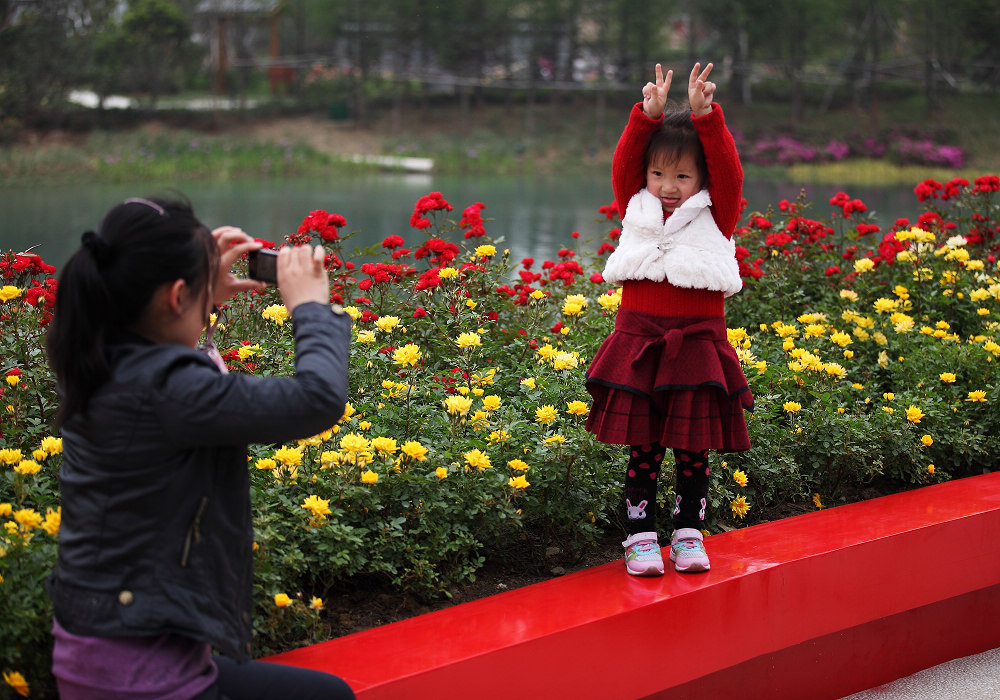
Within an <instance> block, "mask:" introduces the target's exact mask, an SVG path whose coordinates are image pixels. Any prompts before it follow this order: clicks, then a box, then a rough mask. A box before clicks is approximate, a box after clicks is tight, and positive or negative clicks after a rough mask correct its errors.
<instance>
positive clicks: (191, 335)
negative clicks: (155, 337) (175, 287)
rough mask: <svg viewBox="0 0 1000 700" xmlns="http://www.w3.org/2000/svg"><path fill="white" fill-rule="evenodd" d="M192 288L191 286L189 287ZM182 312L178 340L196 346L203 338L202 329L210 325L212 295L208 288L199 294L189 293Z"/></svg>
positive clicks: (183, 343)
mask: <svg viewBox="0 0 1000 700" xmlns="http://www.w3.org/2000/svg"><path fill="white" fill-rule="evenodd" d="M187 290H190V288H187ZM182 308H183V312H182V314H181V319H180V321H181V323H180V324H179V329H178V330H179V333H178V337H177V338H176V342H178V343H180V344H181V345H187V346H188V347H191V348H194V347H197V346H198V342H199V341H200V340H201V335H202V331H204V329H205V327H206V326H207V325H208V319H209V316H210V315H211V313H212V295H211V293H210V291H209V290H208V289H205V288H202V290H201V291H200V292H198V293H197V294H191V293H190V292H189V293H188V295H187V299H186V303H185V304H184V306H183V307H182Z"/></svg>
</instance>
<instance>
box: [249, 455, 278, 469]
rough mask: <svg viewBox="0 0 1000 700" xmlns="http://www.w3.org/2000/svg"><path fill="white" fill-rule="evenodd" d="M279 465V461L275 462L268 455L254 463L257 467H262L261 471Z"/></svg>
mask: <svg viewBox="0 0 1000 700" xmlns="http://www.w3.org/2000/svg"><path fill="white" fill-rule="evenodd" d="M277 466H278V463H277V462H275V461H274V460H273V459H270V458H267V457H265V458H264V459H258V460H257V461H256V462H255V463H254V467H256V468H257V469H260V470H261V471H268V470H271V469H274V468H275V467H277Z"/></svg>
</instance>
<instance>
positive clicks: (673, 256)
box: [604, 187, 743, 297]
mask: <svg viewBox="0 0 1000 700" xmlns="http://www.w3.org/2000/svg"><path fill="white" fill-rule="evenodd" d="M711 204H712V198H711V197H710V196H709V194H708V190H701V191H700V192H698V193H696V194H694V195H692V196H691V197H689V198H688V199H687V201H685V202H684V203H683V204H681V206H679V207H677V209H675V210H674V212H673V213H672V214H671V215H670V217H669V218H668V219H667V220H666V221H664V220H663V206H662V205H661V204H660V200H659V199H658V198H657V197H656V196H655V195H654V194H652V193H651V192H650V191H649V190H647V189H646V188H645V187H644V188H642V189H641V190H640V191H639V192H638V193H637V194H636V195H635V196H634V197H632V199H631V200H630V201H629V203H628V207H626V209H625V216H624V218H623V219H622V235H621V239H620V240H619V243H618V248H617V249H616V250H615V251H614V252H613V253H612V254H611V255H610V256H609V257H608V262H607V264H606V265H605V267H604V280H605V281H606V282H609V283H610V284H621V283H622V282H624V281H625V280H642V279H648V280H653V281H654V282H662V281H664V280H667V281H669V282H670V283H671V284H673V285H674V286H676V287H687V288H691V289H708V290H712V291H716V292H725V295H726V296H727V297H729V296H732V295H733V294H736V292H738V291H740V290H741V289H743V280H742V279H740V269H739V265H738V264H737V263H736V244H735V243H734V242H733V241H732V240H731V239H729V238H726V237H725V236H724V235H722V231H720V230H719V227H718V226H717V225H716V223H715V219H714V218H713V217H712V212H711V210H709V206H711Z"/></svg>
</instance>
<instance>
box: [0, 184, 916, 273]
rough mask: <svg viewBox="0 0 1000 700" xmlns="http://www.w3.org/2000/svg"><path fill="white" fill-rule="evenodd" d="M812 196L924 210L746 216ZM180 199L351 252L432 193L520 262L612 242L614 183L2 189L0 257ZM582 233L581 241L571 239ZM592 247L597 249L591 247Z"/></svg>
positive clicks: (276, 233) (59, 252)
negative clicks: (321, 234)
mask: <svg viewBox="0 0 1000 700" xmlns="http://www.w3.org/2000/svg"><path fill="white" fill-rule="evenodd" d="M803 187H805V189H806V194H807V197H808V199H809V200H810V201H811V202H812V203H813V207H812V208H811V209H810V210H809V212H808V213H807V215H808V216H810V217H811V218H815V219H828V218H829V214H830V212H831V210H832V207H830V205H829V203H828V202H829V200H830V197H832V196H833V195H834V194H836V193H837V192H838V191H841V190H844V191H846V192H847V193H848V194H849V195H850V196H851V197H856V198H859V199H861V200H862V201H864V202H865V203H866V204H867V205H868V207H869V209H870V210H875V211H876V212H877V214H878V216H877V222H878V223H879V224H880V225H881V226H882V227H883V229H888V228H889V227H890V226H891V225H892V224H893V222H894V221H895V220H896V218H898V217H907V218H909V219H910V220H911V221H914V220H916V217H917V215H918V214H919V213H920V211H921V209H920V206H919V205H918V203H917V200H916V196H915V195H914V194H913V190H912V187H886V188H881V187H853V188H852V187H848V188H844V187H838V186H835V185H809V184H805V185H804V184H802V183H775V182H752V181H748V182H747V183H746V185H745V189H744V196H745V197H746V198H747V201H748V202H749V210H755V209H759V210H761V211H763V210H766V208H767V206H768V205H774V206H775V208H776V206H777V203H778V201H779V200H781V199H788V200H792V201H793V200H795V199H796V198H797V197H798V194H799V190H801V189H802V188H803ZM171 188H173V189H174V190H176V191H180V192H183V193H184V194H185V195H186V196H187V197H188V198H189V199H190V200H191V202H192V204H193V205H194V210H195V213H196V214H197V215H198V217H199V218H200V219H201V220H202V221H203V222H204V223H205V224H206V225H208V226H209V227H215V226H221V225H223V224H231V225H235V226H239V227H241V228H243V229H244V230H245V231H247V232H248V233H250V234H251V235H253V236H256V237H258V238H262V239H265V240H271V241H280V240H281V239H282V238H283V237H284V236H286V235H288V234H291V233H294V232H295V231H296V229H297V228H298V226H299V224H300V223H301V221H302V219H303V218H304V217H305V216H306V215H307V214H308V213H309V212H310V211H313V210H315V209H324V210H326V211H328V212H331V213H338V214H340V215H342V216H343V217H344V218H345V219H346V220H347V226H346V228H345V229H343V230H342V231H341V233H342V234H346V233H349V232H351V231H357V232H358V233H356V234H355V236H354V237H352V238H351V239H350V241H349V243H348V246H347V247H348V249H350V250H353V249H355V248H365V247H368V246H370V245H373V244H378V243H380V242H381V241H382V239H383V238H385V237H386V236H388V235H391V234H396V235H399V236H402V237H403V238H404V239H405V240H406V243H407V246H408V247H411V248H416V247H417V246H419V245H420V244H421V243H422V242H423V241H424V240H426V235H425V234H423V233H420V232H418V231H416V230H414V229H412V228H410V226H409V219H410V214H411V213H412V212H413V205H414V203H415V202H416V201H417V199H419V198H420V197H421V196H423V195H425V194H427V193H428V192H431V191H438V192H441V193H442V194H443V196H444V198H445V199H446V200H448V201H449V202H450V203H451V204H452V205H453V206H454V208H455V209H454V211H452V212H451V213H450V214H449V218H453V219H454V220H456V221H457V220H458V219H459V218H461V215H462V210H463V209H464V208H465V207H467V206H469V205H471V204H473V203H475V202H483V203H484V204H485V205H486V208H485V209H484V210H483V212H482V214H483V217H484V218H485V219H493V221H491V222H488V223H487V224H486V231H487V234H488V235H489V236H491V237H493V238H495V239H497V238H501V237H502V238H503V239H504V241H503V243H502V244H501V246H502V247H508V248H510V249H511V255H512V258H513V259H514V260H520V259H521V258H523V257H534V258H536V259H539V260H543V259H551V258H553V257H554V256H555V254H556V251H558V250H559V248H562V247H572V246H573V244H574V243H575V244H576V245H577V246H579V245H580V243H581V242H587V241H589V242H593V241H599V240H605V238H604V237H605V235H606V234H607V232H608V231H609V230H610V228H611V226H610V225H609V223H610V222H608V221H606V220H605V219H604V218H603V216H601V215H600V214H598V212H597V208H598V207H600V206H602V205H605V204H609V203H610V202H611V201H612V195H611V185H610V178H609V176H608V175H607V174H601V175H600V176H599V177H598V176H594V177H582V176H567V177H544V178H542V177H539V178H525V177H494V176H485V177H484V176H473V177H457V176H434V175H426V174H420V175H407V174H380V173H372V174H358V175H350V176H344V175H340V176H336V177H329V178H292V179H275V180H250V181H239V182H202V181H199V182H192V183H171V184H166V185H152V186H145V185H143V186H135V185H127V184H89V183H81V184H76V185H52V186H45V185H42V186H32V187H5V188H3V189H2V190H0V249H2V250H11V249H13V250H23V249H25V248H27V247H29V246H33V245H38V246H39V247H38V248H36V249H35V250H36V252H38V253H39V254H40V255H41V256H42V258H43V259H45V261H46V262H49V263H50V264H53V265H55V266H57V267H59V266H61V265H62V264H63V263H64V262H65V260H66V259H67V258H68V257H69V255H70V254H71V253H72V252H73V251H74V250H75V249H76V248H77V246H78V245H79V241H80V235H81V234H82V233H83V232H84V231H86V230H88V229H96V228H97V225H98V224H99V223H100V218H101V216H102V215H103V214H104V212H105V211H106V210H107V208H108V207H109V206H110V205H112V204H114V203H115V202H120V201H122V200H124V199H127V198H128V197H134V196H142V195H148V194H164V195H169V194H170V192H171ZM574 231H578V232H579V233H580V238H579V239H578V240H577V241H574V239H573V238H572V237H571V234H572V232H574ZM584 245H586V246H587V247H588V248H590V249H592V248H595V247H596V245H597V243H584Z"/></svg>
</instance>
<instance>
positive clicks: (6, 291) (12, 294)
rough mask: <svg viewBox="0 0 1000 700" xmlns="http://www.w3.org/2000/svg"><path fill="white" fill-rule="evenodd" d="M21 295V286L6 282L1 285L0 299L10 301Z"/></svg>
mask: <svg viewBox="0 0 1000 700" xmlns="http://www.w3.org/2000/svg"><path fill="white" fill-rule="evenodd" d="M20 296H21V288H20V287H15V286H14V285H12V284H5V285H4V286H3V287H0V301H10V300H11V299H17V298H18V297H20Z"/></svg>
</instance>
